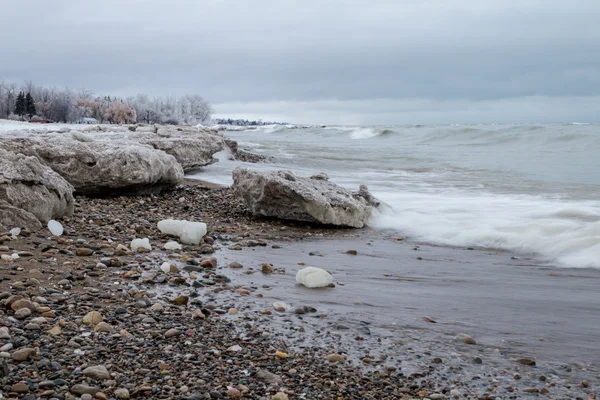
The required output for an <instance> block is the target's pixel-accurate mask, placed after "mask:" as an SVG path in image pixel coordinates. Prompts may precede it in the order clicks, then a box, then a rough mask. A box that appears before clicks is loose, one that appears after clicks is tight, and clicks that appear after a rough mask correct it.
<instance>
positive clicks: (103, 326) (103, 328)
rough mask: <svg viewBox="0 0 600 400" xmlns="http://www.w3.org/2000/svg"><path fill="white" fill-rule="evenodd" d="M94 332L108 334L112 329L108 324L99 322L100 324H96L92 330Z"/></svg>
mask: <svg viewBox="0 0 600 400" xmlns="http://www.w3.org/2000/svg"><path fill="white" fill-rule="evenodd" d="M94 330H95V331H96V332H101V333H102V332H104V333H109V332H112V331H113V330H114V328H113V327H112V326H111V325H110V324H107V323H106V322H104V321H101V322H99V323H98V325H96V327H95V328H94Z"/></svg>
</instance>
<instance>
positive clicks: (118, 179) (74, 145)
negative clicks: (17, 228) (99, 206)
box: [0, 137, 183, 194]
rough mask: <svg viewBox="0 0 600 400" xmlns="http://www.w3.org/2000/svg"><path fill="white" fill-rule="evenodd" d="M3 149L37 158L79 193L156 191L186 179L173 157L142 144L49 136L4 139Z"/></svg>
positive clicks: (1, 145)
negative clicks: (87, 140)
mask: <svg viewBox="0 0 600 400" xmlns="http://www.w3.org/2000/svg"><path fill="white" fill-rule="evenodd" d="M0 148H4V149H7V150H10V151H13V152H16V153H22V154H25V155H28V156H34V157H36V158H37V159H38V160H39V161H40V162H41V163H42V164H44V165H46V166H48V167H50V168H51V169H52V170H54V171H55V172H56V173H58V174H59V175H60V176H62V177H63V178H64V179H66V180H67V181H68V182H69V183H70V184H71V185H73V186H74V187H75V190H76V191H77V192H78V193H84V194H113V193H127V192H133V193H138V192H144V191H153V192H154V191H159V190H161V189H163V188H168V187H173V186H176V185H178V184H180V183H181V182H183V168H182V167H181V165H179V163H178V162H177V160H176V159H175V158H174V157H173V156H171V155H169V154H167V153H165V152H163V151H159V150H155V149H154V148H152V147H151V146H149V145H144V144H140V143H134V142H120V141H114V142H113V141H111V142H109V141H98V140H94V141H92V142H80V141H77V140H74V139H73V138H72V137H71V138H64V139H57V138H54V137H48V138H44V139H41V138H40V139H4V140H2V141H1V142H0Z"/></svg>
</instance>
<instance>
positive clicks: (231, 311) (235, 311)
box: [227, 308, 238, 315]
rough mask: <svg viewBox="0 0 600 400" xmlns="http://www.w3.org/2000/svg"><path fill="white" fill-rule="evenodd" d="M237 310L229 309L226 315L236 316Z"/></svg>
mask: <svg viewBox="0 0 600 400" xmlns="http://www.w3.org/2000/svg"><path fill="white" fill-rule="evenodd" d="M237 313H238V310H237V308H230V309H229V310H227V314H229V315H237Z"/></svg>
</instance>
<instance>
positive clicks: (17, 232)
mask: <svg viewBox="0 0 600 400" xmlns="http://www.w3.org/2000/svg"><path fill="white" fill-rule="evenodd" d="M8 233H10V235H11V236H12V238H13V239H16V238H17V236H19V235H20V234H21V228H19V227H16V228H12V229H11V230H10V231H9V232H8Z"/></svg>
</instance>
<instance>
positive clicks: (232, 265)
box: [229, 261, 244, 268]
mask: <svg viewBox="0 0 600 400" xmlns="http://www.w3.org/2000/svg"><path fill="white" fill-rule="evenodd" d="M229 268H244V266H243V265H242V264H240V263H239V262H235V261H234V262H232V263H230V264H229Z"/></svg>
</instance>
